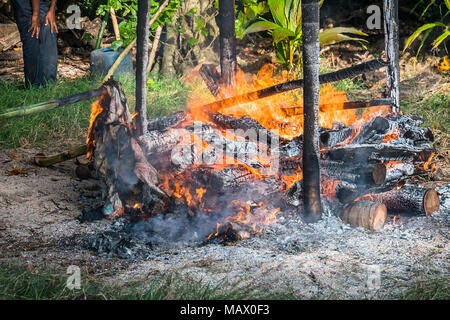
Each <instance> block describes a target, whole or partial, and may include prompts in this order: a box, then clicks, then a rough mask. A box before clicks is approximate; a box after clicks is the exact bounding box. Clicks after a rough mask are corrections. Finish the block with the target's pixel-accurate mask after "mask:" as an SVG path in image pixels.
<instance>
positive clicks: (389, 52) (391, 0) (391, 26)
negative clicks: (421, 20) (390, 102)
mask: <svg viewBox="0 0 450 320" xmlns="http://www.w3.org/2000/svg"><path fill="white" fill-rule="evenodd" d="M383 5H384V9H383V10H384V35H385V50H386V57H387V59H388V61H389V66H388V67H387V68H386V73H387V78H386V85H387V91H388V96H389V97H391V98H393V99H394V106H393V107H392V111H393V112H395V113H396V112H399V111H400V66H399V22H398V0H384V1H383Z"/></svg>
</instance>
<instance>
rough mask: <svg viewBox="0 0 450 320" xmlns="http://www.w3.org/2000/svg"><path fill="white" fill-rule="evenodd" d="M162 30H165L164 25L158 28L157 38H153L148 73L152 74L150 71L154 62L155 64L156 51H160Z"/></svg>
mask: <svg viewBox="0 0 450 320" xmlns="http://www.w3.org/2000/svg"><path fill="white" fill-rule="evenodd" d="M162 30H163V27H162V25H159V26H158V27H157V28H156V33H155V37H154V38H153V43H152V49H151V50H150V56H149V58H148V64H147V73H149V72H150V70H151V69H152V65H153V62H155V57H156V51H157V50H158V46H159V39H160V38H161V33H162Z"/></svg>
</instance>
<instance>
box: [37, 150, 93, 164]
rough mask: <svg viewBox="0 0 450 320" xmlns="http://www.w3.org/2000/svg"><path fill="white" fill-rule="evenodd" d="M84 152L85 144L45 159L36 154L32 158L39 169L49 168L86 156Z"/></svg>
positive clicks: (41, 155)
mask: <svg viewBox="0 0 450 320" xmlns="http://www.w3.org/2000/svg"><path fill="white" fill-rule="evenodd" d="M86 151H87V147H86V144H82V145H79V146H76V147H75V148H73V149H70V150H68V151H65V152H61V153H58V154H55V155H53V156H48V157H46V156H45V155H43V154H37V155H35V156H34V163H35V164H37V165H38V166H40V167H48V166H51V165H52V164H55V163H59V162H63V161H66V160H70V159H73V158H76V157H78V156H81V155H83V154H86Z"/></svg>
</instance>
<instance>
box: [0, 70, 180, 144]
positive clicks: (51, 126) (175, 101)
mask: <svg viewBox="0 0 450 320" xmlns="http://www.w3.org/2000/svg"><path fill="white" fill-rule="evenodd" d="M119 81H120V82H121V83H122V86H123V89H124V92H125V94H126V97H127V101H128V103H129V106H130V108H131V109H134V105H135V84H134V81H133V79H132V78H130V77H122V78H120V79H119ZM96 87H98V83H97V82H93V81H91V80H89V79H88V78H81V79H76V80H66V79H64V80H59V81H57V82H56V83H55V84H52V85H49V86H47V87H46V88H33V89H29V90H26V89H24V87H23V85H22V84H18V83H11V82H6V81H5V82H0V101H2V103H1V104H0V112H3V111H5V110H6V109H9V108H14V107H18V106H22V105H30V104H34V103H38V102H43V101H48V100H51V99H53V98H61V97H65V96H69V95H73V94H76V93H79V92H83V91H87V90H90V89H93V88H96ZM187 91H188V90H187V88H186V87H185V86H184V85H183V84H182V83H181V82H180V80H179V79H178V78H172V79H165V78H155V77H152V78H150V79H149V81H148V99H147V101H148V104H147V106H148V115H149V117H150V118H152V117H160V116H164V115H167V114H169V113H172V112H174V111H176V110H180V109H181V108H182V107H183V106H184V105H185V104H186V99H187ZM94 100H95V99H91V100H90V101H82V102H79V103H76V104H72V105H69V106H65V107H62V108H59V109H55V110H51V111H46V112H42V113H38V114H34V115H30V116H25V117H18V118H12V119H8V120H4V121H2V122H0V126H1V130H0V149H6V148H16V147H31V146H34V147H45V146H49V145H59V146H62V147H63V146H65V145H70V144H73V141H74V140H76V141H79V142H81V141H83V140H84V138H85V136H86V133H87V128H88V126H89V115H90V105H91V103H92V102H93V101H94Z"/></svg>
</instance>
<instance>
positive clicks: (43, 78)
mask: <svg viewBox="0 0 450 320" xmlns="http://www.w3.org/2000/svg"><path fill="white" fill-rule="evenodd" d="M40 7H41V12H40V15H41V32H40V34H39V70H38V75H37V80H38V82H39V84H42V85H43V86H45V85H46V83H48V82H49V83H53V82H55V81H56V74H57V71H58V48H57V45H56V32H55V31H54V30H53V33H52V32H51V29H50V23H49V24H48V25H47V26H46V25H45V16H46V15H47V12H48V10H49V8H50V7H49V3H48V1H45V0H41V5H40Z"/></svg>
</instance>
